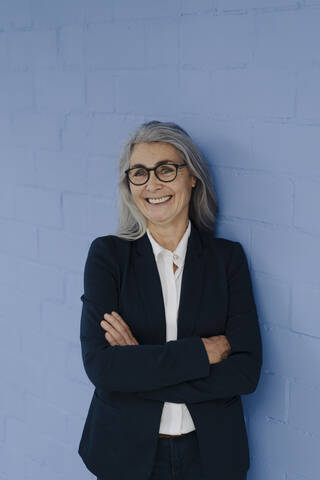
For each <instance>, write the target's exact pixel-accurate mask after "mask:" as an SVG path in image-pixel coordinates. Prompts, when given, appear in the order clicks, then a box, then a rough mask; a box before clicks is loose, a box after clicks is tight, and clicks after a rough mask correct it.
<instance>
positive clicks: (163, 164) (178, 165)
mask: <svg viewBox="0 0 320 480" xmlns="http://www.w3.org/2000/svg"><path fill="white" fill-rule="evenodd" d="M165 165H170V166H172V167H176V174H175V176H174V178H173V179H172V180H162V179H161V178H159V177H158V174H157V168H159V167H163V166H165ZM186 165H188V164H187V163H160V164H159V165H157V166H156V167H153V168H148V167H142V166H141V167H132V168H128V169H127V170H125V172H124V173H125V174H126V175H127V179H128V180H129V182H131V183H132V184H133V185H136V186H138V187H140V186H141V185H145V184H146V183H147V182H148V181H149V179H150V172H151V171H152V170H154V174H155V176H156V177H157V179H158V180H160V182H165V183H168V182H173V180H175V179H176V178H177V175H178V168H180V167H185V166H186ZM137 168H138V169H139V168H144V169H145V170H147V172H148V178H147V180H146V181H145V182H143V183H134V182H133V181H132V180H131V178H130V177H129V172H130V170H136V169H137Z"/></svg>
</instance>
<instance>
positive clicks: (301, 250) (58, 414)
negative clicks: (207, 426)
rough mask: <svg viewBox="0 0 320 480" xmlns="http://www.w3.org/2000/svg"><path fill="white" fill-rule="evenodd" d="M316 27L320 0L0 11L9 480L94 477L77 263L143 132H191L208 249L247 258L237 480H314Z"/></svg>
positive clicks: (0, 281)
mask: <svg viewBox="0 0 320 480" xmlns="http://www.w3.org/2000/svg"><path fill="white" fill-rule="evenodd" d="M319 25H320V1H319V0H300V1H298V0H170V1H162V2H157V1H155V0H135V1H131V0H114V1H112V0H109V1H108V0H77V1H76V0H55V1H51V0H1V2H0V187H1V189H0V231H1V234H0V285H1V302H0V328H1V336H0V347H1V349H0V381H1V395H0V480H22V479H28V480H31V479H32V480H37V479H39V480H40V479H41V480H42V479H45V480H70V479H75V478H76V479H77V480H82V479H83V480H85V479H88V478H91V474H90V473H89V472H88V471H87V469H86V468H85V466H84V464H83V463H82V461H81V459H80V457H79V456H78V454H77V447H78V442H79V439H80V435H81V432H82V427H83V421H84V418H85V415H86V413H87V409H88V405H89V401H90V399H91V395H92V390H93V387H92V385H91V384H90V383H89V380H88V379H87V377H86V375H85V373H84V370H83V366H82V362H81V351H80V342H79V320H80V312H81V302H80V299H79V297H80V295H81V294H82V280H83V277H82V275H83V266H84V261H85V258H86V255H87V251H88V247H89V245H90V243H91V241H92V239H93V238H95V237H96V236H98V235H106V234H109V233H113V232H114V231H115V229H116V225H117V199H116V194H117V190H116V182H117V156H118V153H119V150H120V148H121V145H122V142H123V141H124V140H125V138H126V137H127V135H128V134H129V133H130V132H131V131H132V129H133V128H135V127H136V126H137V125H138V124H140V123H141V122H142V121H145V120H151V119H160V120H173V121H176V122H178V123H180V124H181V126H183V127H184V128H186V129H187V131H189V133H190V134H191V135H192V136H193V138H194V140H195V141H196V143H197V144H198V145H199V147H200V149H201V151H202V152H203V154H204V155H205V157H206V158H207V160H208V162H209V164H210V169H211V171H212V175H213V178H214V182H215V185H216V189H217V192H218V201H219V204H220V215H219V221H218V230H217V235H218V236H223V237H226V238H230V239H232V240H238V241H240V242H241V243H242V245H243V246H244V248H245V251H246V254H247V257H248V260H249V264H250V270H251V274H252V280H253V284H254V291H255V297H256V303H257V307H258V312H259V317H260V325H261V330H262V335H263V347H264V365H263V371H262V375H261V381H260V383H259V386H258V388H257V390H256V392H254V394H252V395H250V396H246V397H243V403H244V407H245V416H246V422H247V428H248V433H249V443H250V451H251V468H250V470H249V474H248V480H315V479H316V478H318V475H319V471H320V456H319V451H320V415H319V411H318V406H319V404H320V381H319V365H320V322H319V313H320V309H319V294H320V282H319V271H320V255H319V240H320V239H319V236H320V223H319V206H320V189H319V187H320V161H319V138H320V94H319V85H320V67H319V66H320V49H319V45H320V29H319Z"/></svg>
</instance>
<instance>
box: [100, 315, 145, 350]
mask: <svg viewBox="0 0 320 480" xmlns="http://www.w3.org/2000/svg"><path fill="white" fill-rule="evenodd" d="M100 325H101V327H102V328H103V329H104V330H106V333H105V334H104V336H105V338H106V339H107V340H108V342H109V343H110V345H139V342H137V340H136V339H135V338H134V336H133V335H132V333H131V330H130V328H129V327H128V325H127V324H126V322H125V321H124V320H123V318H122V317H121V315H119V313H117V312H115V311H112V312H111V314H108V313H106V314H105V315H104V320H102V321H101V322H100Z"/></svg>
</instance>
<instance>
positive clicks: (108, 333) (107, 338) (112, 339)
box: [104, 332, 118, 346]
mask: <svg viewBox="0 0 320 480" xmlns="http://www.w3.org/2000/svg"><path fill="white" fill-rule="evenodd" d="M104 336H105V338H106V340H108V342H109V344H110V345H111V346H113V345H118V344H117V342H116V340H115V339H114V338H113V336H112V335H111V333H110V332H106V333H105V334H104Z"/></svg>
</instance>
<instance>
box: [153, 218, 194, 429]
mask: <svg viewBox="0 0 320 480" xmlns="http://www.w3.org/2000/svg"><path fill="white" fill-rule="evenodd" d="M190 232H191V222H190V219H189V224H188V227H187V229H186V231H185V233H184V234H183V237H182V238H181V240H180V242H179V244H178V246H177V248H176V249H175V251H174V252H171V251H170V250H167V249H166V248H163V247H162V246H161V245H159V243H158V242H156V240H155V239H154V238H153V237H152V235H151V233H150V231H149V229H148V228H147V234H148V237H149V240H150V242H151V245H152V249H153V253H154V256H155V260H156V263H157V267H158V271H159V275H160V280H161V287H162V294H163V298H164V306H165V315H166V339H167V342H168V341H169V340H177V330H178V328H177V315H178V307H179V301H180V291H181V280H182V272H183V267H184V261H185V256H186V251H187V244H188V238H189V235H190ZM173 262H174V263H175V264H176V265H177V266H178V268H177V269H176V271H175V272H174V271H173ZM181 361H182V360H181ZM192 430H195V425H194V423H193V420H192V417H191V415H190V413H189V410H188V409H187V406H186V404H185V403H171V402H165V403H164V405H163V410H162V416H161V421H160V430H159V433H166V434H169V435H179V434H182V433H188V432H191V431H192Z"/></svg>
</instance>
